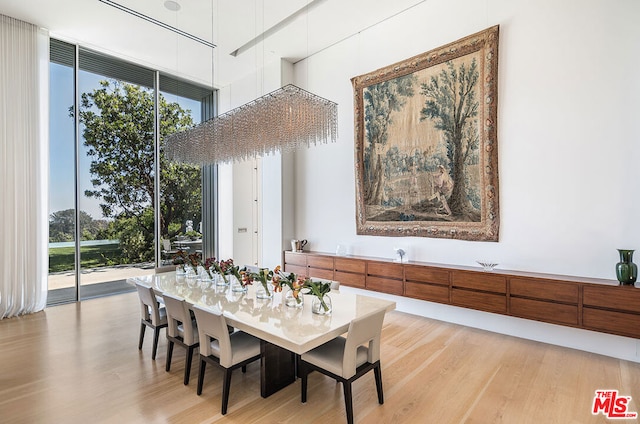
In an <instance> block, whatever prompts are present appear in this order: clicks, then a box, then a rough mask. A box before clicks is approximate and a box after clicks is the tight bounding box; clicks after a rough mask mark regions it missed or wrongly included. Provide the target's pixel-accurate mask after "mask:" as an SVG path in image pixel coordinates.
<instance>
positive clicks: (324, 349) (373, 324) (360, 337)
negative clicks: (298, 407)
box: [299, 310, 385, 424]
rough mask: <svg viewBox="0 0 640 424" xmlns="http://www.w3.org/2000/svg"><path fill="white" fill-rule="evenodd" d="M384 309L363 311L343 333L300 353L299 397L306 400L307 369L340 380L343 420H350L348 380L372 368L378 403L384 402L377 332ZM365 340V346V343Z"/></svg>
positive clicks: (351, 418) (308, 371) (350, 393)
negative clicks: (342, 392)
mask: <svg viewBox="0 0 640 424" xmlns="http://www.w3.org/2000/svg"><path fill="white" fill-rule="evenodd" d="M384 314H385V311H384V310H381V311H379V312H376V313H372V314H369V315H365V316H362V317H359V318H356V319H354V320H353V321H351V323H350V324H349V331H348V333H347V337H346V338H345V337H342V336H340V337H337V338H335V339H333V340H331V341H329V342H327V343H325V344H323V345H320V346H318V347H317V348H315V349H312V350H310V351H309V352H306V353H303V354H302V355H301V356H300V367H299V372H300V377H301V379H302V385H301V399H302V402H303V403H305V402H306V401H307V380H308V376H309V373H310V372H311V371H319V372H321V373H322V374H325V375H327V376H329V377H331V378H334V379H335V380H337V381H339V382H341V383H342V387H343V391H344V403H345V409H346V413H347V423H349V424H352V423H353V399H352V391H351V384H352V383H353V382H354V381H355V380H357V379H358V378H360V377H362V376H363V375H364V374H366V373H367V372H369V371H371V370H373V372H374V374H375V380H376V390H377V392H378V403H380V404H381V405H382V404H383V403H384V397H383V393H382V371H381V369H380V335H381V332H382V323H383V321H384ZM365 344H366V346H365Z"/></svg>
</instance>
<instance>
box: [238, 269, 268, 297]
mask: <svg viewBox="0 0 640 424" xmlns="http://www.w3.org/2000/svg"><path fill="white" fill-rule="evenodd" d="M243 278H244V280H247V281H258V282H260V284H262V287H261V288H260V289H258V290H257V291H256V297H257V298H258V299H269V298H271V296H272V293H271V291H269V281H270V280H271V279H272V278H273V271H272V270H270V269H269V268H261V269H260V270H259V271H258V272H245V273H244V277H243Z"/></svg>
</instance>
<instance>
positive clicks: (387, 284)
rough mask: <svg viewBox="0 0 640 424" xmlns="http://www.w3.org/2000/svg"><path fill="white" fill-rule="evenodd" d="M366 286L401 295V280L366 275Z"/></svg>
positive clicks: (370, 288)
mask: <svg viewBox="0 0 640 424" xmlns="http://www.w3.org/2000/svg"><path fill="white" fill-rule="evenodd" d="M366 288H367V289H369V290H375V291H379V292H383V293H389V294H397V295H398V296H402V280H395V279H391V278H380V277H372V276H369V275H368V276H367V280H366Z"/></svg>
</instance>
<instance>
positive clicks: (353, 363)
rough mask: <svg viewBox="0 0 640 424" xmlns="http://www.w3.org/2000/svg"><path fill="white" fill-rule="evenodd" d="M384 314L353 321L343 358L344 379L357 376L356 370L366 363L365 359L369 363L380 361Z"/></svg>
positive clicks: (374, 314) (366, 316) (379, 313)
mask: <svg viewBox="0 0 640 424" xmlns="http://www.w3.org/2000/svg"><path fill="white" fill-rule="evenodd" d="M384 314H385V311H384V310H382V311H379V312H376V313H373V314H369V315H365V316H362V317H359V318H356V319H354V320H353V321H351V324H350V325H349V332H348V333H347V339H346V342H345V346H344V356H343V358H342V377H344V378H350V377H352V376H353V375H355V373H356V368H357V367H358V366H360V365H362V364H363V363H364V360H365V358H366V362H369V363H374V362H376V361H378V360H380V335H381V333H382V323H383V322H384ZM364 345H366V346H364ZM365 355H366V356H365Z"/></svg>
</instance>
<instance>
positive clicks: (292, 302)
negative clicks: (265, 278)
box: [271, 265, 307, 307]
mask: <svg viewBox="0 0 640 424" xmlns="http://www.w3.org/2000/svg"><path fill="white" fill-rule="evenodd" d="M306 280H307V279H306V278H305V277H303V276H300V275H298V276H296V274H294V273H293V272H291V273H289V274H285V273H284V272H282V271H281V270H280V265H278V266H277V267H275V269H274V270H273V277H272V278H271V282H272V283H273V290H274V291H275V292H281V291H282V289H283V288H284V286H287V287H289V289H291V290H290V291H289V292H287V295H286V296H287V298H286V299H285V304H286V305H287V306H298V307H301V306H302V305H303V303H304V297H303V296H302V289H303V288H304V285H305V282H306ZM289 296H291V298H289Z"/></svg>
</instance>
